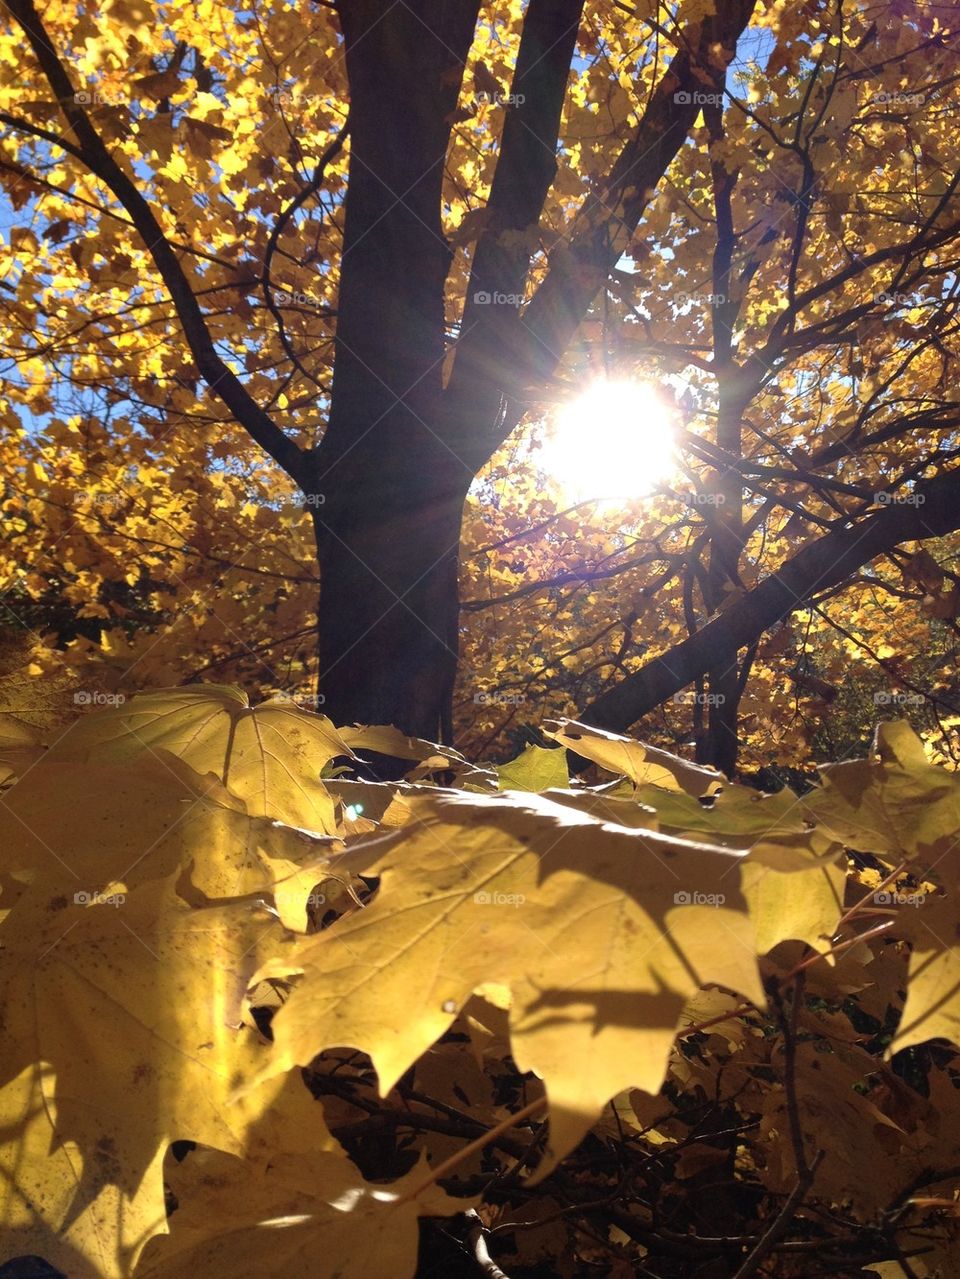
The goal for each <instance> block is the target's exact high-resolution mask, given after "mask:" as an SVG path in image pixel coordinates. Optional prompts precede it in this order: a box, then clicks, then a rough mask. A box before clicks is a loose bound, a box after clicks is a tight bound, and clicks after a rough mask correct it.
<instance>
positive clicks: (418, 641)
mask: <svg viewBox="0 0 960 1279" xmlns="http://www.w3.org/2000/svg"><path fill="white" fill-rule="evenodd" d="M384 496H388V495H387V494H384ZM402 497H403V495H402V494H397V495H396V496H395V497H394V500H393V501H384V502H383V503H382V504H381V505H380V506H379V507H378V508H376V509H369V508H367V507H364V509H363V510H362V511H358V513H357V516H358V517H357V518H356V519H355V520H353V521H350V520H349V519H347V518H344V519H341V520H338V526H337V527H336V528H333V527H331V526H330V525H329V524H328V523H325V522H324V520H323V518H322V517H321V518H318V519H316V520H315V528H316V532H317V551H318V556H319V560H320V572H321V579H322V589H321V604H320V625H319V657H320V677H319V682H318V686H319V692H320V694H321V696H322V698H323V706H322V709H323V712H324V714H326V715H329V716H330V717H331V719H333V721H334V723H336V724H394V725H396V726H397V727H399V728H401V729H403V731H404V732H406V733H412V734H413V735H415V736H417V737H425V738H427V739H428V740H430V741H450V738H451V711H452V699H453V685H454V680H455V678H456V672H457V629H458V622H457V618H458V608H459V596H458V589H457V577H458V567H459V560H458V554H457V549H458V544H459V540H460V517H461V512H462V508H463V495H462V494H454V495H452V496H450V497H449V498H447V499H446V500H442V501H441V500H435V499H433V500H426V501H425V500H424V499H423V498H422V497H421V496H420V495H416V496H411V498H410V499H408V501H407V502H403V501H402V500H397V499H398V498H402Z"/></svg>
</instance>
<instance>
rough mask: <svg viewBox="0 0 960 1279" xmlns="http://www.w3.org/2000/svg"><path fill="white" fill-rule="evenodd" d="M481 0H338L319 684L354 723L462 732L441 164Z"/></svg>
mask: <svg viewBox="0 0 960 1279" xmlns="http://www.w3.org/2000/svg"><path fill="white" fill-rule="evenodd" d="M478 9H479V0H446V3H444V4H441V5H438V4H436V3H435V2H433V0H406V3H404V4H394V3H392V2H391V0H349V3H343V4H341V5H338V12H339V15H340V21H341V25H342V28H343V34H344V40H345V42H346V61H347V74H348V78H349V82H350V174H349V185H348V189H347V197H346V202H345V209H344V245H343V257H342V262H341V269H340V291H339V301H338V318H337V335H336V357H335V364H334V375H333V392H332V397H331V406H330V419H329V425H328V427H327V430H326V433H325V434H324V437H323V440H322V442H321V444H320V446H319V448H318V449H317V450H315V451H314V452H313V453H311V454H310V455H309V457H308V462H307V466H308V472H309V478H308V480H307V483H306V484H305V486H304V487H305V490H306V493H307V500H308V502H310V503H311V504H312V507H313V518H314V528H315V532H316V538H317V552H318V557H319V561H320V576H321V588H320V610H319V624H318V629H319V663H320V670H319V680H318V688H319V692H320V693H321V694H322V695H323V696H324V698H325V702H324V710H325V711H326V713H327V714H329V715H330V716H331V718H332V719H333V720H334V721H335V722H337V723H340V724H351V723H367V724H369V723H379V724H393V725H395V726H396V727H398V728H400V729H402V730H403V731H404V732H407V733H413V734H416V735H418V736H423V737H427V738H430V739H433V740H436V739H438V738H439V737H441V736H447V737H448V736H449V728H450V710H451V697H452V689H453V680H454V676H455V673H456V663H457V608H458V603H459V601H458V595H457V547H458V544H459V538H460V517H461V511H462V507H463V499H464V497H465V495H466V492H467V488H468V487H469V484H470V481H471V479H472V475H473V473H472V471H471V469H470V467H469V466H468V465H467V464H466V463H465V462H464V461H463V460H462V459H461V458H460V457H458V456H457V454H456V452H455V450H454V449H453V448H451V447H450V445H449V444H448V443H447V440H446V436H447V434H448V432H447V428H446V424H445V421H444V410H443V385H442V369H443V360H444V350H445V315H444V287H445V281H446V277H447V271H448V269H449V265H450V250H449V247H448V245H447V242H446V240H445V239H444V235H443V227H442V224H441V220H440V210H441V206H442V192H443V166H444V160H445V157H446V152H447V146H448V143H449V137H450V123H449V121H450V119H451V118H452V115H453V111H454V108H455V107H456V103H457V97H458V94H459V89H460V82H461V78H462V74H463V68H464V64H465V62H466V58H467V53H468V51H469V49H470V44H471V41H472V39H473V33H474V28H475V26H476V22H477V14H478Z"/></svg>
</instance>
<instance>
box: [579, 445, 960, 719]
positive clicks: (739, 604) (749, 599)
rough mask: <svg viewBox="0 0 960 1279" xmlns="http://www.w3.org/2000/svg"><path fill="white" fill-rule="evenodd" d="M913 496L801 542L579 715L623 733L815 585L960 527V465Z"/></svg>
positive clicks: (759, 632) (804, 597)
mask: <svg viewBox="0 0 960 1279" xmlns="http://www.w3.org/2000/svg"><path fill="white" fill-rule="evenodd" d="M915 497H917V498H921V497H922V499H923V501H922V503H918V504H917V505H910V506H908V505H906V504H903V505H896V506H888V507H886V508H885V509H884V510H882V511H879V512H876V513H874V514H871V515H868V516H866V517H865V518H864V519H863V520H860V521H858V522H857V523H855V524H852V525H850V526H848V527H844V528H839V529H836V530H835V531H834V532H831V533H827V534H826V535H825V536H824V537H821V538H818V539H817V540H816V541H815V542H811V543H809V544H808V545H807V546H805V547H803V548H802V549H801V550H800V551H798V552H797V554H796V555H794V556H793V557H792V558H791V559H788V560H787V561H786V562H785V563H784V564H783V565H781V567H780V568H779V569H777V570H776V571H775V572H773V573H771V574H770V575H769V576H768V577H766V578H764V580H763V581H762V582H760V583H759V584H758V585H757V586H755V587H754V588H753V589H752V590H750V591H747V592H746V593H745V594H744V595H742V596H740V597H738V598H737V599H736V600H735V602H734V603H733V604H732V606H731V607H729V608H727V609H726V610H724V611H723V612H722V613H720V614H719V616H717V617H715V618H714V619H713V621H711V622H708V623H707V625H706V626H704V627H703V628H702V630H700V631H698V632H697V634H696V635H692V636H690V638H688V639H686V640H684V641H683V642H682V643H680V644H677V645H675V646H674V647H673V648H672V649H670V650H669V651H668V652H667V653H665V654H664V655H663V656H662V657H658V658H656V659H655V660H654V661H652V662H648V663H647V664H646V665H645V666H643V667H641V669H640V670H639V671H637V672H636V673H635V674H633V675H628V676H627V677H626V679H623V680H621V681H620V682H619V683H618V684H615V685H614V686H613V688H611V689H608V690H607V692H605V693H603V694H602V695H601V696H600V697H598V698H597V699H596V700H595V701H593V702H591V703H590V705H588V706H587V707H586V708H585V709H584V711H583V713H582V715H581V720H582V722H583V723H585V724H592V725H596V726H597V727H599V728H605V729H608V730H610V731H614V732H623V731H625V730H626V729H628V728H629V727H630V726H631V725H632V724H635V723H636V721H637V720H638V719H640V718H641V717H642V716H643V715H646V714H647V713H648V712H649V711H651V710H653V709H654V707H656V706H659V705H660V704H661V703H662V702H665V701H666V700H667V698H669V697H671V696H672V695H673V694H674V693H678V692H679V691H680V690H681V689H682V688H685V687H686V686H687V685H688V684H691V683H692V682H693V681H694V680H695V679H696V678H697V676H698V675H702V674H703V673H704V672H705V671H706V670H707V669H708V668H709V667H710V666H712V665H716V664H717V662H718V661H720V660H724V659H726V660H730V659H731V658H732V657H734V656H735V655H736V653H737V652H738V651H739V650H740V649H741V648H743V647H745V646H746V645H748V644H752V643H753V642H754V641H755V640H756V639H757V638H758V637H759V636H760V635H762V634H763V632H764V631H765V630H768V629H769V628H770V627H771V626H773V625H774V624H775V623H776V622H779V621H781V620H782V619H783V618H785V617H788V616H789V615H790V614H791V613H792V612H793V610H794V609H795V608H797V607H798V606H800V605H802V604H804V603H805V602H806V600H808V599H809V598H810V596H811V595H812V594H813V593H814V592H815V591H822V590H825V589H828V588H829V587H831V586H835V585H837V584H839V583H841V582H843V581H845V580H846V579H847V578H848V577H849V576H850V575H851V574H852V573H855V572H856V571H857V570H858V569H859V568H861V567H862V566H863V565H864V564H868V563H869V562H870V561H871V560H873V559H875V558H876V556H878V555H880V554H882V553H883V552H884V551H888V550H890V549H892V548H893V547H895V546H898V545H899V544H900V543H901V542H913V541H921V540H923V539H924V538H928V537H941V536H943V535H944V534H945V533H950V532H953V531H954V530H955V529H958V528H960V471H958V470H953V471H948V472H947V473H946V474H944V475H939V476H937V477H936V478H935V479H933V480H930V481H927V482H926V483H923V484H920V485H918V486H917V488H916V490H915Z"/></svg>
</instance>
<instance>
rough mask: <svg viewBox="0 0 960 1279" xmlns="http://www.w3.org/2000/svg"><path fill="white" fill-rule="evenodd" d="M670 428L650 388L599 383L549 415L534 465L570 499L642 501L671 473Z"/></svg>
mask: <svg viewBox="0 0 960 1279" xmlns="http://www.w3.org/2000/svg"><path fill="white" fill-rule="evenodd" d="M675 426H676V409H675V408H674V406H673V404H672V403H670V401H669V400H668V399H667V398H666V397H665V396H664V395H663V394H662V393H661V392H659V391H658V390H657V388H656V387H655V386H652V385H651V384H650V383H649V382H632V381H628V380H620V379H617V380H614V379H603V380H600V381H597V382H593V383H591V384H590V385H589V386H588V387H587V388H586V389H585V390H584V391H583V392H582V394H580V395H578V396H577V397H576V399H573V400H570V401H568V402H567V403H566V404H564V405H563V406H562V408H560V409H559V410H557V412H556V413H554V414H553V416H552V420H551V421H550V422H548V423H547V425H546V427H545V430H544V435H543V439H542V443H541V447H540V452H539V457H538V462H537V464H538V466H539V467H540V469H541V470H542V471H543V472H544V473H545V474H548V475H551V476H553V478H554V479H555V480H556V482H557V483H558V484H560V485H561V486H562V488H563V489H564V491H565V492H566V493H568V494H569V495H570V496H571V497H576V498H578V499H587V498H601V499H612V498H621V499H630V498H636V497H644V496H646V495H647V494H649V493H651V492H652V491H653V490H654V489H655V488H656V486H657V485H658V484H662V483H663V482H664V481H665V480H666V479H668V478H669V477H670V476H671V475H672V474H673V473H674V472H675V471H676V460H675V451H676V440H675V437H674V428H675Z"/></svg>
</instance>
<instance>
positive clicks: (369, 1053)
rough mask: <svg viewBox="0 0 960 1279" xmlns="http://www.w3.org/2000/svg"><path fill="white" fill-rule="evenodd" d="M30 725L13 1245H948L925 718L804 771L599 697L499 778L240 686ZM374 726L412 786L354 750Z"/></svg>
mask: <svg viewBox="0 0 960 1279" xmlns="http://www.w3.org/2000/svg"><path fill="white" fill-rule="evenodd" d="M30 718H31V717H27V719H23V718H21V719H15V718H13V717H12V716H6V717H5V718H4V720H3V725H2V732H3V741H4V747H3V759H4V761H5V766H6V768H7V770H8V772H9V773H10V774H12V776H13V777H14V778H17V780H15V782H14V784H13V785H12V786H11V788H10V789H9V790H8V792H7V794H6V796H5V802H4V804H3V807H2V815H0V840H2V842H0V847H2V849H3V855H2V856H3V861H2V882H3V886H4V887H3V902H4V913H3V919H2V924H0V933H2V940H3V952H2V966H3V973H4V976H3V982H2V983H0V989H2V1018H0V1025H2V1045H3V1050H2V1054H0V1059H2V1061H3V1078H2V1084H3V1088H2V1092H0V1099H2V1100H0V1105H2V1116H3V1119H2V1131H3V1133H4V1142H3V1146H2V1148H0V1149H2V1159H3V1198H2V1212H3V1221H4V1232H3V1242H2V1244H0V1258H2V1259H4V1260H7V1259H10V1258H14V1257H20V1256H27V1255H34V1256H40V1257H43V1258H45V1259H46V1260H47V1261H48V1262H50V1263H51V1264H52V1265H53V1266H55V1267H57V1268H58V1270H59V1271H60V1272H61V1273H63V1274H65V1275H68V1276H70V1279H86V1276H107V1277H109V1279H114V1277H116V1279H121V1277H122V1276H127V1275H134V1276H137V1277H138V1279H145V1277H147V1276H150V1277H155V1279H170V1277H175V1276H180V1275H183V1276H187V1275H195V1274H196V1273H198V1271H199V1272H200V1273H203V1274H207V1275H211V1276H218V1275H224V1276H228V1275H230V1276H232V1275H245V1276H246V1275H250V1276H254V1275H258V1276H259V1275H268V1274H281V1273H282V1274H283V1275H285V1276H287V1277H293V1276H300V1275H302V1276H304V1279H307V1276H310V1277H311V1279H316V1276H318V1275H323V1276H330V1277H331V1279H332V1277H333V1276H334V1275H337V1276H346V1275H349V1276H357V1279H375V1277H376V1276H381V1275H382V1276H384V1279H387V1277H388V1276H390V1277H391V1279H397V1277H398V1276H400V1277H402V1276H413V1275H414V1274H415V1273H429V1272H430V1271H429V1270H428V1269H424V1270H423V1271H422V1272H420V1271H418V1270H417V1265H418V1261H417V1258H418V1238H419V1237H420V1236H419V1234H418V1219H421V1220H422V1221H423V1222H424V1223H426V1224H425V1226H424V1229H427V1228H428V1227H429V1225H430V1223H433V1224H434V1226H436V1224H437V1223H438V1221H442V1220H443V1219H448V1218H454V1219H457V1220H459V1221H466V1222H467V1223H468V1225H469V1229H470V1230H472V1231H473V1238H474V1244H475V1243H476V1240H483V1239H484V1238H486V1239H487V1240H488V1242H489V1246H490V1249H492V1252H493V1254H494V1255H495V1256H496V1257H497V1258H498V1260H499V1262H500V1264H502V1265H503V1266H506V1267H508V1270H509V1271H510V1272H511V1273H517V1274H521V1275H527V1274H529V1275H538V1274H543V1273H552V1274H572V1275H573V1274H581V1273H587V1272H589V1270H590V1269H592V1268H595V1267H598V1266H599V1267H601V1268H606V1272H607V1273H611V1274H619V1273H623V1274H627V1273H635V1272H637V1271H636V1270H635V1269H634V1268H635V1267H640V1270H639V1272H640V1273H643V1272H644V1269H649V1271H650V1272H655V1273H659V1274H665V1275H683V1274H689V1273H691V1272H693V1271H692V1268H695V1267H699V1266H700V1265H706V1264H711V1263H712V1264H714V1265H718V1266H722V1267H723V1269H722V1270H718V1271H717V1273H724V1274H728V1273H729V1274H733V1273H735V1272H736V1273H737V1274H744V1275H746V1274H759V1273H776V1274H778V1275H781V1274H782V1275H801V1274H804V1275H807V1274H811V1273H832V1274H841V1273H842V1274H851V1275H853V1274H868V1273H869V1274H877V1273H880V1274H883V1275H893V1274H895V1273H896V1266H897V1264H899V1259H900V1258H903V1257H910V1258H911V1261H910V1265H911V1267H912V1270H911V1271H910V1273H914V1274H923V1275H930V1276H933V1275H939V1274H947V1273H950V1271H951V1268H952V1266H953V1265H955V1262H956V1257H957V1251H956V1248H957V1243H956V1232H955V1229H954V1222H955V1206H956V1205H955V1201H954V1198H953V1189H952V1187H953V1186H954V1185H955V1180H956V1173H957V1170H956V1167H955V1166H954V1165H955V1162H956V1149H957V1138H958V1133H957V1128H956V1121H957V1115H958V1113H960V1110H958V1107H957V1105H956V1102H955V1100H954V1098H955V1095H956V1080H957V1078H958V1073H957V1068H956V1065H955V1062H956V1049H955V1048H954V1047H953V1046H952V1045H953V1044H954V1043H955V1042H956V1040H957V1024H958V1017H960V995H958V993H957V992H958V989H960V959H958V955H957V950H956V945H955V940H954V939H955V938H956V936H957V933H958V930H960V916H958V913H957V905H956V900H955V891H954V890H955V885H956V879H957V868H956V865H955V859H956V854H955V848H954V845H955V842H956V830H957V825H958V818H960V807H958V806H960V786H958V783H957V781H956V779H955V778H954V777H953V776H951V775H950V774H948V773H946V772H944V771H943V770H941V769H938V768H936V767H934V766H932V765H930V764H929V763H928V762H927V760H926V757H925V755H924V751H923V748H922V746H921V744H920V742H919V740H918V739H917V738H916V736H915V735H914V734H913V733H912V731H911V730H910V729H909V728H908V727H907V726H906V725H905V724H904V723H902V722H895V721H894V722H890V723H887V724H885V725H883V726H881V728H880V729H879V730H878V734H877V738H876V742H875V744H874V748H873V750H872V751H871V753H870V755H869V756H868V757H867V758H865V759H860V760H852V761H850V762H848V763H844V764H837V765H833V766H830V767H827V768H825V769H824V770H823V774H822V785H820V786H818V787H817V788H815V789H814V790H812V791H810V792H809V793H807V794H805V795H803V796H798V795H796V794H793V793H792V792H790V791H789V790H782V791H781V792H779V793H778V794H776V795H762V794H760V793H758V792H757V791H755V790H753V789H750V788H746V787H742V786H737V785H728V784H725V783H724V782H723V779H722V778H721V777H720V776H719V775H718V774H716V773H714V772H712V771H711V770H708V769H703V768H700V767H697V766H693V765H690V764H688V763H686V762H684V761H683V760H681V759H679V758H677V757H675V756H672V755H668V754H666V753H665V752H662V751H659V750H655V749H653V748H647V747H644V746H643V745H641V744H640V743H639V742H637V741H634V740H632V739H628V738H621V737H615V736H612V735H609V734H603V733H599V732H597V731H594V730H590V729H586V728H583V727H582V726H579V725H577V724H575V723H571V722H569V721H563V722H561V723H559V724H557V725H556V726H555V727H554V728H553V729H552V730H551V735H552V736H553V738H554V740H555V743H556V745H555V746H553V747H552V748H549V749H548V748H542V747H530V748H528V750H526V751H525V752H524V753H523V754H522V755H521V756H520V757H519V758H518V759H517V760H516V761H514V762H513V763H512V764H510V765H506V766H502V767H500V768H493V767H487V768H477V767H475V766H471V765H469V764H467V762H466V761H465V760H464V759H463V758H462V757H460V756H459V755H457V754H456V752H453V751H450V750H445V749H444V748H442V747H438V746H435V745H432V744H430V743H424V742H418V741H414V740H412V739H403V738H402V737H400V736H399V735H398V734H396V733H395V732H394V731H392V730H386V729H379V730H378V729H371V730H343V731H342V732H338V731H337V729H335V728H334V726H333V725H332V724H331V723H330V722H329V721H328V720H326V719H325V718H323V717H321V716H317V715H315V714H312V713H310V712H307V711H304V710H302V709H300V708H298V707H297V706H296V705H294V704H293V703H291V702H290V701H289V700H287V699H282V698H281V699H273V700H270V701H267V702H264V703H261V704H260V705H257V706H250V705H249V704H248V702H247V699H246V697H245V696H244V695H242V694H241V693H239V692H237V691H236V690H233V689H229V688H222V687H216V686H210V687H206V688H193V689H181V690H171V691H167V692H157V693H151V694H144V695H141V696H139V697H137V698H135V699H134V700H133V701H132V702H131V703H129V704H125V705H122V706H118V707H113V708H108V709H103V710H99V711H94V712H91V713H89V714H87V715H85V716H83V717H82V718H80V719H79V720H76V721H75V722H74V723H73V724H72V725H71V726H70V727H68V728H67V729H66V731H57V732H51V731H50V730H49V729H47V730H44V729H43V728H42V727H37V726H36V723H37V721H38V720H39V719H42V716H41V715H39V714H36V713H35V714H34V715H33V716H32V719H33V721H34V726H31V724H30V723H29V722H28V721H29V719H30ZM45 741H46V743H47V744H46V748H44V742H45ZM370 746H376V747H378V748H380V749H381V750H383V749H386V748H387V747H389V748H390V749H392V750H393V751H394V752H395V753H396V754H403V755H406V756H407V758H408V760H409V761H410V774H411V776H412V777H414V778H415V779H416V780H414V781H411V782H400V783H397V784H394V785H390V784H385V783H374V782H363V781H356V780H340V779H339V778H338V776H337V774H338V773H339V769H337V768H334V767H332V763H333V761H335V760H336V761H338V762H339V763H340V764H348V763H349V761H350V759H351V757H353V756H354V752H355V751H356V750H358V749H364V748H368V747H370ZM562 746H567V747H570V748H575V749H576V751H577V752H578V754H580V755H581V756H586V757H587V758H589V759H590V760H591V761H593V766H594V767H595V768H596V769H597V773H596V776H595V779H594V783H593V784H591V785H578V786H573V785H571V784H570V783H569V781H568V778H567V775H566V765H565V762H564V761H565V754H564V751H563V750H561V749H559V747H562ZM321 773H323V774H324V775H325V777H326V780H323V781H321V780H319V777H320V774H321ZM444 779H446V782H447V784H442V785H440V784H438V780H439V781H443V780H444ZM603 779H606V780H603ZM854 849H855V850H856V851H855V852H854V851H853V850H854ZM469 1223H475V1224H473V1225H470V1224H469ZM484 1228H487V1230H489V1232H490V1233H489V1234H488V1233H487V1230H485V1229H484ZM454 1237H456V1233H455V1232H454ZM424 1238H428V1236H424ZM460 1238H461V1239H462V1244H461V1252H462V1254H463V1258H464V1259H463V1260H462V1262H461V1264H462V1265H463V1266H464V1267H466V1269H464V1270H463V1273H472V1271H471V1270H470V1268H469V1256H470V1253H471V1248H470V1245H469V1241H468V1238H467V1233H465V1232H464V1231H461V1234H460ZM484 1247H486V1244H484ZM448 1264H452V1263H448ZM771 1264H773V1265H775V1267H776V1268H775V1270H771V1269H770V1266H771ZM811 1265H812V1266H813V1269H811V1268H810V1267H811ZM874 1266H877V1267H879V1268H878V1269H873V1267H874ZM738 1267H739V1268H738ZM454 1272H455V1273H459V1272H457V1271H454Z"/></svg>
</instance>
